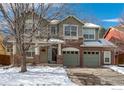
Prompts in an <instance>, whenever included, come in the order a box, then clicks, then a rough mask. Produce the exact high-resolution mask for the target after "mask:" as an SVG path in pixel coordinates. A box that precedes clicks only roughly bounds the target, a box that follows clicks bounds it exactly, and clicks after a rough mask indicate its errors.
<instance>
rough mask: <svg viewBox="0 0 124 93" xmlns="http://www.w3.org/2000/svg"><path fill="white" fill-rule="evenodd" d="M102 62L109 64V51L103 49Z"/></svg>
mask: <svg viewBox="0 0 124 93" xmlns="http://www.w3.org/2000/svg"><path fill="white" fill-rule="evenodd" d="M104 64H111V51H104Z"/></svg>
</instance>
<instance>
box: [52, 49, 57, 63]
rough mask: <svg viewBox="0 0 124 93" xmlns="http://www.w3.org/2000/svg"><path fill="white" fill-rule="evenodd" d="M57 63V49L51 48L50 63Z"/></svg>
mask: <svg viewBox="0 0 124 93" xmlns="http://www.w3.org/2000/svg"><path fill="white" fill-rule="evenodd" d="M56 61H57V48H52V62H53V63H56Z"/></svg>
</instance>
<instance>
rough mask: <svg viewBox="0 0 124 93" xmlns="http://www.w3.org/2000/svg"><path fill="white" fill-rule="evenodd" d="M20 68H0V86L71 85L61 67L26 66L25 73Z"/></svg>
mask: <svg viewBox="0 0 124 93" xmlns="http://www.w3.org/2000/svg"><path fill="white" fill-rule="evenodd" d="M19 71H20V68H16V67H14V68H9V69H2V68H0V86H71V85H75V84H74V83H72V82H71V80H70V79H69V78H68V76H67V74H66V71H65V69H64V68H63V67H49V66H35V67H33V66H32V67H30V66H28V71H27V72H26V73H19Z"/></svg>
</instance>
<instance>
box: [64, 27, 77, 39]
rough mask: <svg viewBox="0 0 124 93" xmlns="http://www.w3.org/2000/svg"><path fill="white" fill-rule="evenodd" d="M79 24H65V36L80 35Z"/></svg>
mask: <svg viewBox="0 0 124 93" xmlns="http://www.w3.org/2000/svg"><path fill="white" fill-rule="evenodd" d="M77 32H78V26H77V25H64V36H65V37H77V36H78V33H77Z"/></svg>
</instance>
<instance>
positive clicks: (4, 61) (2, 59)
mask: <svg viewBox="0 0 124 93" xmlns="http://www.w3.org/2000/svg"><path fill="white" fill-rule="evenodd" d="M10 64H11V63H10V56H9V55H0V65H10Z"/></svg>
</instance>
